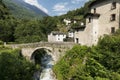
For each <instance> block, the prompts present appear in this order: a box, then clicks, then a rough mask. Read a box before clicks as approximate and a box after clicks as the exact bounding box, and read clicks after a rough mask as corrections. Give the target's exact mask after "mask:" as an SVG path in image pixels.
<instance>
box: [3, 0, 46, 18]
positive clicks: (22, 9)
mask: <svg viewBox="0 0 120 80" xmlns="http://www.w3.org/2000/svg"><path fill="white" fill-rule="evenodd" d="M3 3H4V4H5V5H6V6H7V7H8V9H9V12H10V13H11V14H12V15H13V16H14V17H16V18H22V19H42V18H43V17H45V16H48V15H47V14H46V13H45V12H43V11H42V10H40V9H38V8H37V7H35V6H32V5H30V4H27V3H25V2H24V1H23V0H3Z"/></svg>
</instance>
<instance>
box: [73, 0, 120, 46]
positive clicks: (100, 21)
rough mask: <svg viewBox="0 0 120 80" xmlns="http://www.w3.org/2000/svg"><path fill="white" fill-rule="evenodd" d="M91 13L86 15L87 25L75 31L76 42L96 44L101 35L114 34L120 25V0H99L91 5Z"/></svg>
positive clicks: (89, 44)
mask: <svg viewBox="0 0 120 80" xmlns="http://www.w3.org/2000/svg"><path fill="white" fill-rule="evenodd" d="M89 8H90V13H87V14H86V15H85V18H86V26H85V27H84V28H83V27H80V28H78V29H76V31H75V38H74V40H75V42H76V43H79V44H82V45H88V46H91V45H95V44H97V42H98V39H99V37H101V36H104V34H108V35H109V34H112V33H114V32H115V31H116V30H117V29H119V26H120V0H97V1H94V2H92V3H91V4H90V5H89Z"/></svg>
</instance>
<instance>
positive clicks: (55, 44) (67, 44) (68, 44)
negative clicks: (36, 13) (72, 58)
mask: <svg viewBox="0 0 120 80" xmlns="http://www.w3.org/2000/svg"><path fill="white" fill-rule="evenodd" d="M74 45H75V43H73V42H36V43H23V44H9V45H6V46H10V47H12V48H23V47H24V48H25V47H40V46H41V47H42V46H47V47H71V46H74Z"/></svg>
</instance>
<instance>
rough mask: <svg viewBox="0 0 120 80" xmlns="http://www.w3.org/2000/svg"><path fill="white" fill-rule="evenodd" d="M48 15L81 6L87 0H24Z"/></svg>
mask: <svg viewBox="0 0 120 80" xmlns="http://www.w3.org/2000/svg"><path fill="white" fill-rule="evenodd" d="M24 1H25V2H26V3H29V4H31V5H34V6H36V7H38V8H40V9H41V10H43V11H44V12H45V13H47V14H48V15H50V16H58V15H62V14H65V13H67V12H68V11H71V10H75V9H77V8H80V7H82V6H83V5H84V4H85V2H87V1H88V0H24Z"/></svg>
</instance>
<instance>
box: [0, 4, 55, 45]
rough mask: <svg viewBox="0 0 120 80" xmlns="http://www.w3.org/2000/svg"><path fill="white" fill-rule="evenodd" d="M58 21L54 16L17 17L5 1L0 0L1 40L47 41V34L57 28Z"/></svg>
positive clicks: (19, 41) (20, 41) (21, 41)
mask: <svg viewBox="0 0 120 80" xmlns="http://www.w3.org/2000/svg"><path fill="white" fill-rule="evenodd" d="M56 26H57V22H56V20H55V19H54V18H53V17H45V18H44V19H42V20H37V19H19V18H15V17H14V16H13V15H12V14H11V13H10V11H9V9H8V8H7V7H6V5H5V4H4V3H3V2H0V40H2V41H4V42H17V43H25V42H29V43H30V42H39V41H47V34H48V33H50V32H51V31H53V30H55V29H56V28H57V27H56Z"/></svg>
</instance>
